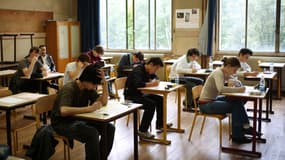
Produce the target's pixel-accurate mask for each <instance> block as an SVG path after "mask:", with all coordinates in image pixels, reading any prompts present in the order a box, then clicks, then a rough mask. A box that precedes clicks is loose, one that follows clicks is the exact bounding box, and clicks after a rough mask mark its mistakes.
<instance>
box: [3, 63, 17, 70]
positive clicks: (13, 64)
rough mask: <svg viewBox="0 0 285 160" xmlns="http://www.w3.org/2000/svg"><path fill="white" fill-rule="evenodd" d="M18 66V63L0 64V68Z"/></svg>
mask: <svg viewBox="0 0 285 160" xmlns="http://www.w3.org/2000/svg"><path fill="white" fill-rule="evenodd" d="M17 66H18V63H6V64H5V63H2V64H0V70H4V69H16V68H17Z"/></svg>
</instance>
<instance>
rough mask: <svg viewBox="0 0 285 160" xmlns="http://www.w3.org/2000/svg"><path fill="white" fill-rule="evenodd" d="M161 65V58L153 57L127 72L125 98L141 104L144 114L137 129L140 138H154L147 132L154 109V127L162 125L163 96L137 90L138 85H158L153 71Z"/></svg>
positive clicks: (160, 127) (159, 128)
mask: <svg viewBox="0 0 285 160" xmlns="http://www.w3.org/2000/svg"><path fill="white" fill-rule="evenodd" d="M162 66H163V62H162V60H161V59H160V58H159V57H153V58H151V59H150V60H149V61H148V62H147V63H146V64H144V65H139V66H137V67H135V68H134V69H133V71H132V72H131V73H130V74H129V76H128V79H127V82H126V87H125V90H124V95H125V99H127V100H131V101H133V102H135V103H141V104H143V109H144V114H143V117H142V120H141V125H140V128H139V131H138V135H139V136H140V137H141V138H154V135H152V134H151V133H150V132H148V128H149V126H150V124H151V121H152V118H153V115H154V111H155V110H156V129H158V130H161V129H162V126H163V119H162V118H163V115H162V113H163V112H162V109H163V97H162V96H160V95H153V94H143V93H142V92H141V91H139V90H138V88H140V87H153V86H158V85H159V80H158V77H157V76H156V75H155V73H156V71H157V70H158V69H159V68H160V67H162ZM170 126H171V124H168V127H170Z"/></svg>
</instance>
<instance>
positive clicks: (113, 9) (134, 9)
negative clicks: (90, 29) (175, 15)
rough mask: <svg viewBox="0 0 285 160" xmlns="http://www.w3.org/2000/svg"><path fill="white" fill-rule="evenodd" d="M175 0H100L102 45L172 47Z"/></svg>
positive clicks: (143, 48)
mask: <svg viewBox="0 0 285 160" xmlns="http://www.w3.org/2000/svg"><path fill="white" fill-rule="evenodd" d="M171 13H172V0H120V1H118V0H100V18H101V19H100V28H101V32H100V33H101V44H102V45H103V46H104V47H105V48H107V49H112V50H134V49H136V50H153V51H161V50H168V51H170V50H171V39H172V32H171V26H172V22H171V15H172V14H171Z"/></svg>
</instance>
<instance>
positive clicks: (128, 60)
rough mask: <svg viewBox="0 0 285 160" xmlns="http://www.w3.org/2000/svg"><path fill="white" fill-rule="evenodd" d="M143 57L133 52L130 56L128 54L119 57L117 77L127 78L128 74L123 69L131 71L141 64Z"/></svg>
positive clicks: (139, 53)
mask: <svg viewBox="0 0 285 160" xmlns="http://www.w3.org/2000/svg"><path fill="white" fill-rule="evenodd" d="M143 62H144V55H143V53H142V52H134V53H132V54H130V53H128V54H125V55H123V56H122V57H121V59H120V62H119V64H118V77H127V76H128V72H126V71H124V70H125V69H132V68H134V67H136V66H137V65H140V64H143Z"/></svg>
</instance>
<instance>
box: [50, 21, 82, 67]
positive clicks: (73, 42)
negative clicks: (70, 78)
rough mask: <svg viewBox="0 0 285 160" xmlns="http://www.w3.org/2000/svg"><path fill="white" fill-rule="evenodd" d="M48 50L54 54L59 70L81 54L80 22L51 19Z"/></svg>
mask: <svg viewBox="0 0 285 160" xmlns="http://www.w3.org/2000/svg"><path fill="white" fill-rule="evenodd" d="M46 45H47V51H48V53H49V54H51V55H52V56H53V59H54V62H55V65H56V68H57V71H58V72H64V70H65V66H66V64H67V63H69V62H71V61H72V60H73V59H76V58H77V57H78V56H79V55H80V24H79V22H69V21H49V22H47V27H46Z"/></svg>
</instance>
